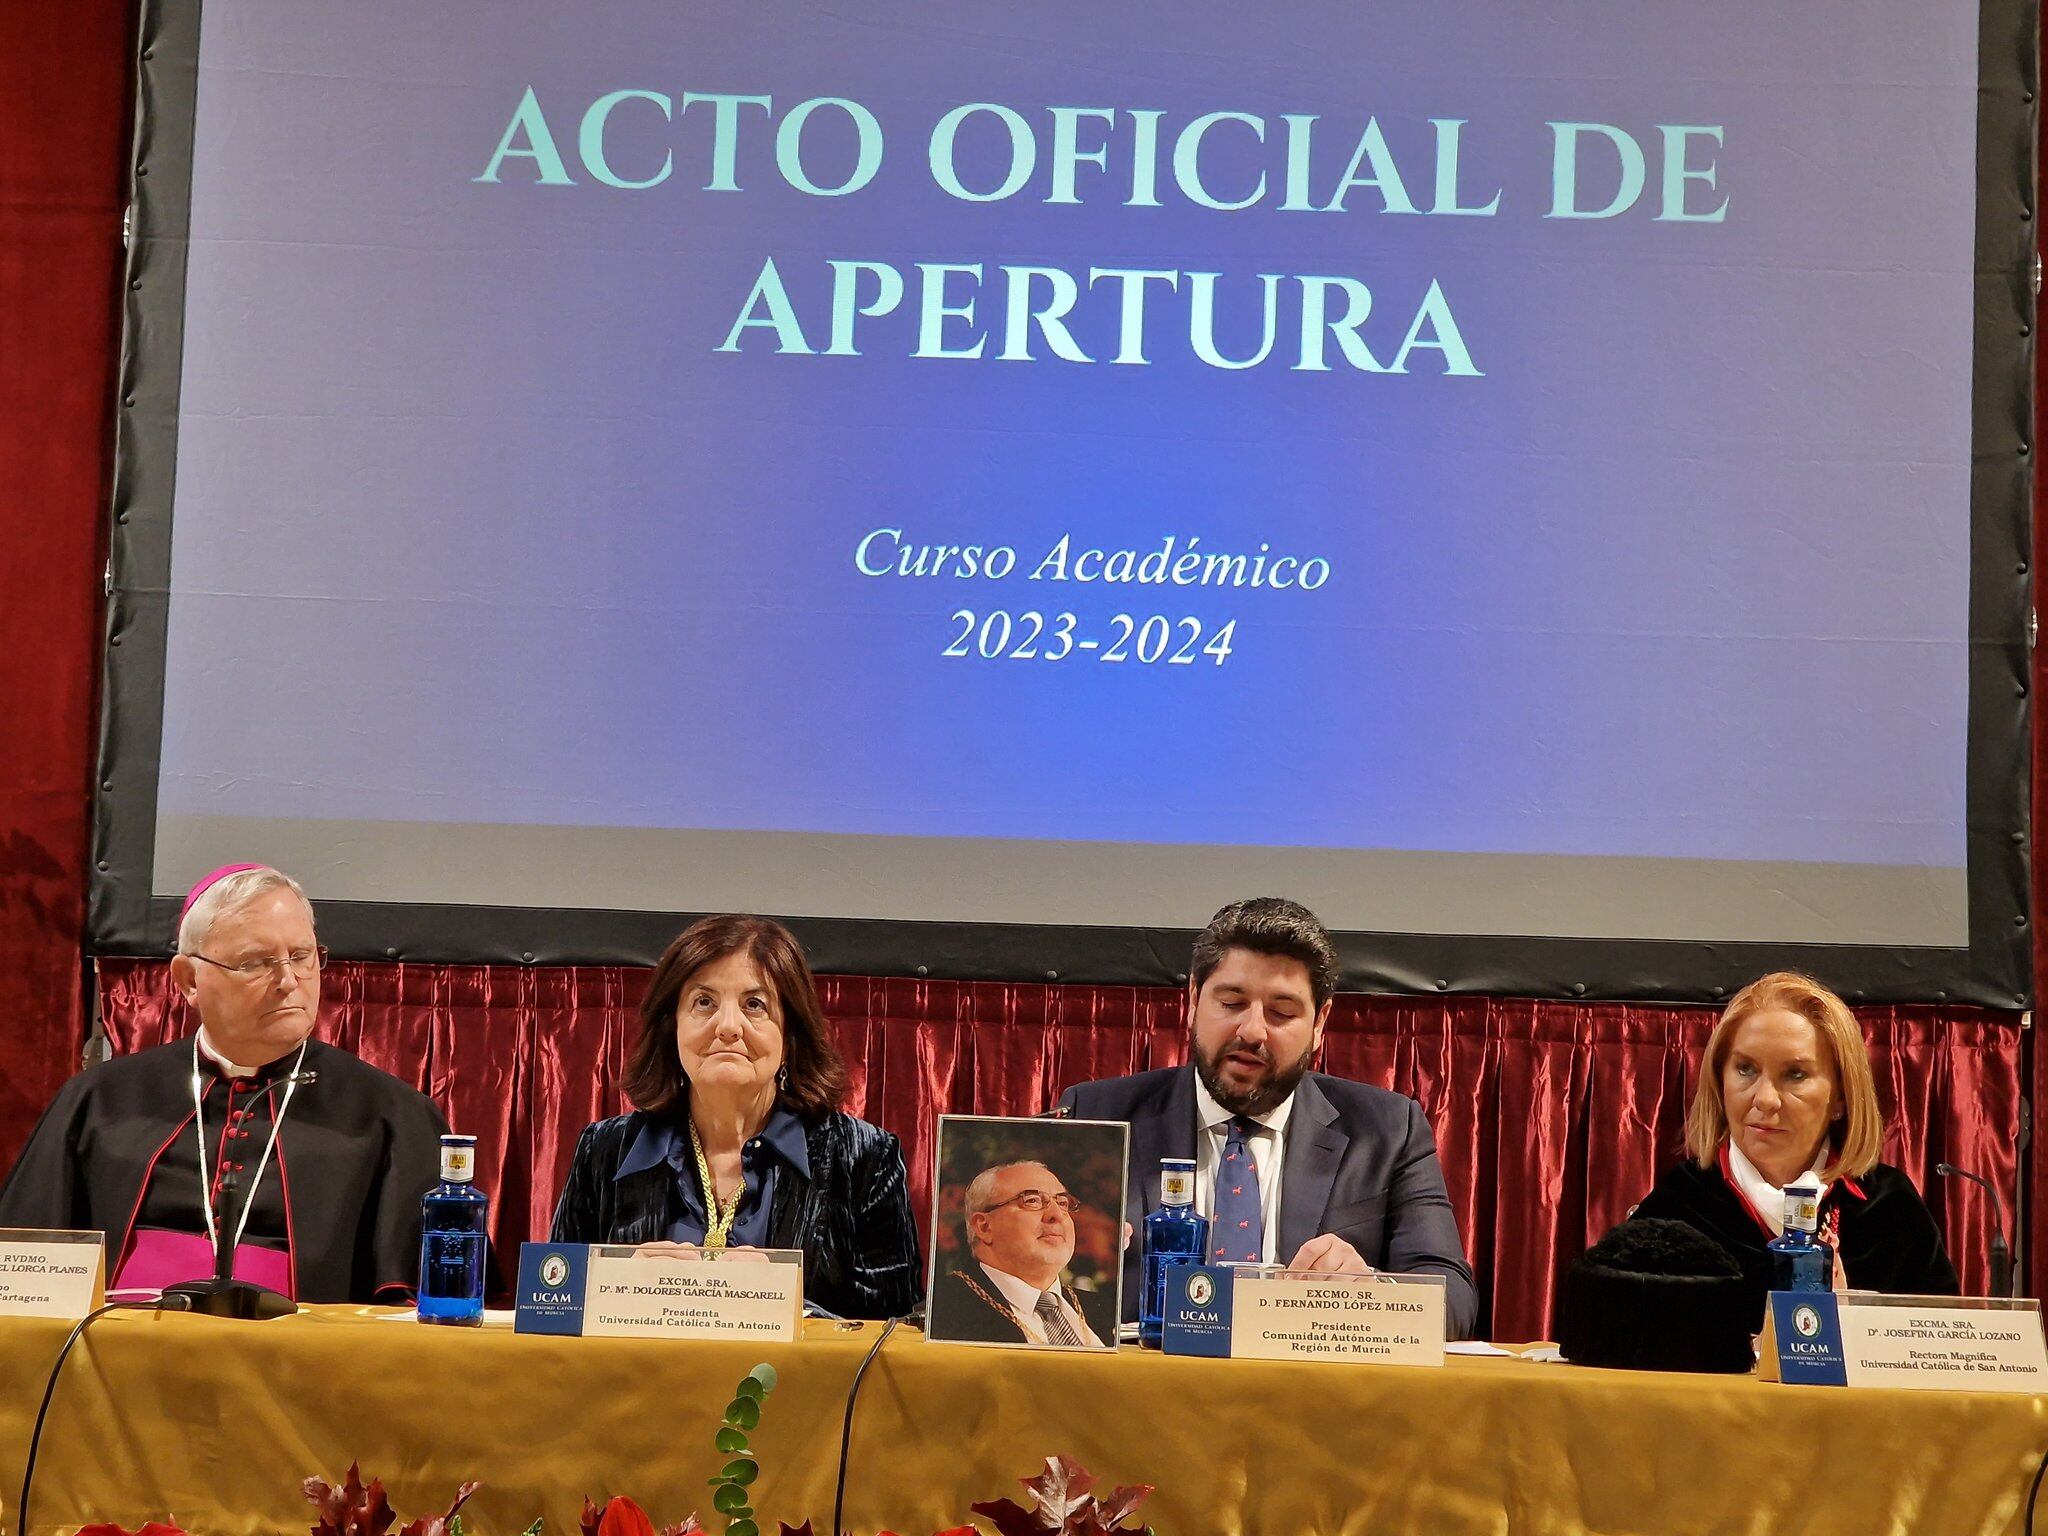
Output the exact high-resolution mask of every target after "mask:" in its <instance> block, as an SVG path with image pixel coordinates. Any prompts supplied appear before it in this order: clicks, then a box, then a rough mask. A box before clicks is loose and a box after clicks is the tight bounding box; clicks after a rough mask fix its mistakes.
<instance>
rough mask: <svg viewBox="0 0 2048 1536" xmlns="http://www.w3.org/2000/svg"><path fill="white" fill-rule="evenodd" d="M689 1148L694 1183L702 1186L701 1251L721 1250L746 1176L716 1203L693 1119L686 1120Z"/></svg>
mask: <svg viewBox="0 0 2048 1536" xmlns="http://www.w3.org/2000/svg"><path fill="white" fill-rule="evenodd" d="M690 1150H691V1151H692V1152H694V1153H696V1154H697V1182H698V1183H699V1184H700V1185H702V1186H703V1189H704V1251H705V1252H706V1253H723V1252H725V1245H726V1243H727V1241H728V1240H729V1239H730V1238H731V1237H732V1224H733V1222H734V1221H736V1220H738V1219H739V1214H740V1200H741V1198H742V1197H743V1196H744V1195H745V1194H746V1192H747V1184H746V1178H745V1176H744V1175H742V1176H741V1179H740V1187H739V1188H738V1189H736V1190H734V1191H733V1195H732V1199H731V1200H730V1201H729V1202H727V1203H726V1204H725V1205H720V1204H719V1203H718V1187H717V1185H715V1184H713V1183H712V1182H711V1163H710V1160H709V1159H708V1158H706V1157H705V1156H704V1143H703V1142H702V1141H701V1140H699V1139H698V1136H697V1122H696V1121H695V1120H694V1119H693V1120H691V1121H690Z"/></svg>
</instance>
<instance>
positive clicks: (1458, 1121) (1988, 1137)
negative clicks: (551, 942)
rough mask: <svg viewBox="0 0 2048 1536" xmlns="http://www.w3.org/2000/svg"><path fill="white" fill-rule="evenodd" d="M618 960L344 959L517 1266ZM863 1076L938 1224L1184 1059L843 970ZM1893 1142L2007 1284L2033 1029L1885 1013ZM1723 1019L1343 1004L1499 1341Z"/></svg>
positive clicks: (993, 992) (1050, 1018)
mask: <svg viewBox="0 0 2048 1536" xmlns="http://www.w3.org/2000/svg"><path fill="white" fill-rule="evenodd" d="M646 978H647V973H646V972H645V971H642V970H637V969H629V968H624V967H616V966H591V967H577V968H568V967H560V968H556V967H544V968H528V967H517V966H440V965H389V964H364V963H354V962H351V963H341V964H337V965H336V966H335V967H334V968H333V969H332V971H330V973H329V974H328V977H327V982H326V990H325V995H324V1000H323V1005H322V1019H321V1022H322V1032H323V1034H324V1035H325V1037H326V1038H327V1039H329V1040H332V1041H333V1042H335V1043H336V1044H338V1045H342V1046H346V1047H348V1048H349V1049H350V1050H353V1051H356V1052H358V1053H359V1054H361V1055H362V1056H363V1057H365V1058H366V1059H367V1060H369V1061H371V1062H374V1063H375V1064H376V1065H378V1066H380V1067H382V1068H384V1069H385V1070H386V1071H389V1072H392V1073H394V1074H396V1075H397V1076H399V1077H401V1078H404V1079H405V1080H406V1081H408V1082H411V1083H416V1084H418V1085H419V1086H420V1087H421V1088H422V1089H424V1090H425V1091H426V1092H428V1093H429V1094H431V1095H432V1096H433V1097H434V1099H435V1100H436V1101H437V1102H438V1103H439V1104H440V1105H441V1107H442V1108H443V1109H444V1110H445V1111H446V1112H447V1114H448V1117H449V1120H450V1121H451V1123H453V1124H454V1125H455V1126H456V1127H457V1128H458V1129H461V1130H464V1131H469V1132H473V1133H475V1134H476V1135H477V1137H478V1138H479V1150H478V1162H479V1172H480V1178H481V1181H482V1183H483V1184H484V1186H485V1187H486V1188H488V1189H489V1190H491V1192H492V1194H493V1198H494V1200H495V1209H494V1213H493V1221H494V1228H493V1236H494V1240H495V1241H496V1243H497V1245H498V1253H499V1264H500V1271H501V1276H502V1274H503V1271H504V1267H505V1266H506V1265H507V1264H508V1263H509V1262H510V1261H511V1259H512V1258H513V1256H514V1255H516V1254H517V1252H518V1244H519V1243H520V1242H521V1241H522V1240H523V1239H525V1238H528V1237H531V1236H534V1235H536V1234H538V1233H543V1232H545V1231H546V1229H547V1225H548V1219H549V1216H550V1214H551V1212H552V1210H553V1208H554V1198H555V1192H556V1191H557V1190H558V1189H559V1188H560V1187H561V1182H562V1179H563V1176H564V1175H565V1173H566V1172H567V1170H568V1164H569V1157H570V1154H571V1153H572V1151H573V1150H574V1147H575V1140H576V1133H577V1132H578V1131H579V1130H580V1129H581V1128H582V1127H583V1126H584V1125H585V1124H587V1123H588V1122H589V1121H591V1120H594V1119H597V1118H598V1117H599V1116H602V1115H608V1114H614V1113H617V1112H618V1110H619V1109H620V1108H621V1104H620V1101H619V1095H618V1089H617V1087H616V1084H617V1082H618V1078H619V1069H620V1065H621V1062H622V1061H623V1059H624V1055H625V1051H626V1047H627V1045H628V1043H629V1042H630V1040H631V1037H632V1034H633V1031H634V1029H635V1027H636V1020H635V1016H634V1009H635V1006H636V1005H637V1003H638V1001H639V997H640V992H641V989H642V988H643V987H644V985H645V984H646ZM820 989H821V992H822V995H823V997H824V1002H825V1010H826V1013H827V1015H828V1016H829V1017H830V1019H831V1020H832V1023H833V1025H834V1026H835V1027H836V1029H837V1030H838V1034H839V1041H840V1044H841V1046H842V1048H843V1049H844V1050H845V1052H846V1055H847V1059H848V1062H849V1064H850V1066H851V1068H852V1078H853V1089H852V1094H851V1096H850V1098H849V1101H848V1104H847V1108H848V1109H849V1110H851V1111H852V1112H853V1113H854V1114H857V1115H861V1116H863V1117H865V1118H866V1119H869V1120H873V1121H875V1122H877V1123H878V1124H880V1125H883V1126H885V1127H887V1128H888V1129H889V1130H892V1131H894V1132H895V1133H896V1134H897V1135H898V1136H899V1137H901V1138H902V1140H903V1149H904V1156H905V1159H906V1161H907V1162H908V1164H909V1168H910V1181H911V1190H912V1199H913V1201H914V1203H915V1207H916V1209H917V1211H918V1213H919V1223H920V1226H921V1227H922V1226H926V1225H928V1223H929V1204H930V1197H931V1185H930V1170H931V1162H932V1138H933V1130H934V1120H935V1117H936V1116H937V1115H939V1114H941V1113H946V1112H952V1113H958V1114H985V1115H986V1114H1033V1113H1036V1112H1037V1111H1039V1110H1041V1109H1044V1108H1047V1107H1048V1106H1049V1105H1050V1104H1051V1103H1052V1102H1053V1100H1054V1099H1055V1098H1056V1097H1057V1096H1058V1094H1059V1092H1060V1091H1061V1090H1062V1089H1063V1088H1065V1087H1067V1086H1068V1085H1069V1084H1071V1083H1076V1082H1082V1081H1085V1080H1087V1079H1089V1078H1094V1077H1109V1076H1114V1075H1117V1074H1119V1073H1124V1072H1135V1071H1140V1070H1142V1069H1144V1068H1146V1067H1155V1066H1165V1065H1169V1064H1172V1063H1175V1062H1179V1061H1181V1060H1182V1059H1183V1058H1184V1056H1185V1054H1186V1042H1187V1034H1186V1024H1185V1022H1184V1017H1183V1011H1182V1003H1181V995H1180V994H1179V993H1178V992H1176V991H1174V990H1172V989H1168V988H1145V987H1079V986H1051V985H1044V984H1032V985H998V984H994V983H970V982H938V981H907V980H888V979H881V978H868V977H855V976H828V977H823V978H821V979H820ZM100 1005H101V1010H102V1014H103V1017H104V1019H105V1022H106V1027H107V1032H108V1034H109V1036H110V1037H111V1039H112V1041H113V1043H114V1047H115V1049H116V1050H117V1051H133V1050H139V1049H141V1048H143V1047H145V1046H150V1045H155V1044H158V1043H160V1042H162V1041H165V1040H169V1039H175V1038H177V1037H178V1036H180V1035H182V1034H185V1033H188V1032H189V1030H190V1028H191V1021H190V1019H189V1018H188V1016H187V1012H186V1009H185V1005H184V1003H183V1001H182V999H180V998H178V997H177V995H176V994H175V992H174V991H173V990H172V989H171V986H170V983H169V969H168V967H167V966H166V965H165V964H164V963H163V962H162V961H141V960H130V961H111V960H110V961H103V962H101V965H100ZM1861 1018H1862V1021H1863V1025H1864V1032H1865V1035H1866V1037H1867V1038H1868V1040H1869V1041H1870V1046H1871V1055H1872V1058H1873V1062H1874V1064H1875V1066H1876V1069H1877V1085H1878V1096H1879V1098H1880V1100H1881V1101H1882V1103H1883V1106H1884V1109H1885V1112H1886V1118H1887V1122H1888V1124H1889V1126H1890V1134H1889V1136H1888V1137H1887V1140H1886V1144H1885V1155H1886V1158H1887V1159H1888V1160H1889V1161H1892V1162H1895V1163H1897V1164H1899V1165H1900V1166H1901V1167H1903V1168H1905V1169H1906V1171H1907V1172H1908V1173H1910V1174H1911V1175H1912V1176H1913V1177H1914V1179H1915V1180H1917V1181H1918V1182H1919V1183H1920V1185H1921V1187H1922V1188H1923V1189H1924V1190H1925V1191H1926V1193H1927V1197H1928V1202H1929V1204H1930V1205H1932V1207H1933V1208H1934V1212H1935V1215H1936V1217H1937V1218H1938V1219H1939V1220H1940V1221H1941V1224H1942V1229H1943V1231H1944V1232H1945V1233H1946V1234H1947V1237H1948V1243H1949V1249H1950V1251H1951V1253H1953V1254H1954V1255H1955V1256H1956V1261H1957V1264H1958V1267H1959V1268H1960V1269H1961V1271H1962V1274H1963V1278H1964V1283H1965V1285H1966V1286H1967V1287H1970V1288H1974V1289H1977V1290H1979V1291H1981V1290H1982V1289H1983V1288H1984V1287H1985V1285H1986V1284H1987V1275H1988V1267H1987V1255H1988V1252H1989V1245H1990V1240H1991V1214H1990V1211H1989V1209H1988V1207H1987V1205H1986V1203H1985V1202H1984V1201H1983V1200H1982V1199H1980V1198H1979V1197H1978V1196H1977V1194H1976V1192H1975V1191H1972V1190H1967V1189H1965V1190H1953V1189H1951V1188H1949V1187H1947V1185H1946V1183H1945V1181H1943V1180H1941V1179H1939V1178H1936V1177H1935V1176H1934V1174H1933V1166H1934V1164H1935V1163H1936V1162H1937V1161H1943V1160H1946V1161H1949V1162H1952V1163H1956V1164H1958V1165H1960V1166H1962V1167H1965V1168H1970V1169H1972V1170H1975V1171H1977V1172H1981V1173H1983V1174H1984V1175H1985V1176H1986V1177H1988V1178H1990V1179H1991V1180H1992V1182H1993V1183H1994V1184H1996V1185H1997V1186H1998V1187H1999V1188H2000V1189H2002V1190H2004V1191H2007V1192H2010V1191H2011V1190H2013V1189H2014V1187H2015V1183H2014V1178H2015V1172H2016V1167H2017V1158H2018V1151H2017V1148H2018V1132H2019V1121H2020V1109H2019V1100H2020V1087H2021V1082H2022V1064H2021V1040H2022V1031H2021V1030H2020V1029H2019V1028H2018V1027H2017V1021H2016V1020H2015V1019H2014V1018H2013V1017H2012V1016H2011V1015H2004V1014H1993V1013H1986V1012H1982V1011H1978V1010H1973V1009H1964V1008H1935V1007H1913V1008H1881V1009H1867V1010H1864V1011H1863V1012H1862V1014H1861ZM1712 1022H1713V1014H1712V1012H1711V1011H1710V1010H1707V1009H1699V1008H1651V1007H1631V1006H1627V1005H1624V1004H1615V1003H1588V1004H1561V1003H1533V1002H1509V1001H1502V1000H1498V999H1489V998H1445V999H1406V998H1361V997H1345V998H1342V999H1340V1000H1339V1002H1338V1006H1337V1008H1336V1010H1335V1012H1334V1014H1333V1016H1332V1020H1331V1027H1330V1031H1329V1035H1328V1037H1327V1039H1326V1041H1325V1044H1324V1048H1323V1058H1324V1059H1323V1062H1322V1065H1323V1068H1324V1070H1326V1071H1330V1072H1335V1073H1338V1074H1340V1075H1342V1076H1345V1077H1353V1078H1357V1079H1360V1080H1361V1081H1364V1082H1369V1083H1378V1084H1380V1085H1381V1086H1383V1087H1388V1088H1394V1089H1398V1090H1399V1091H1400V1092H1402V1093H1407V1094H1412V1095H1413V1096H1414V1097H1415V1098H1417V1099H1419V1100H1420V1101H1421V1102H1422V1105H1423V1107H1424V1108H1425V1109H1426V1110H1428V1112H1429V1116H1430V1119H1431V1121H1432V1122H1433V1123H1434V1125H1435V1127H1436V1134H1437V1145H1438V1148H1439V1150H1440V1152H1441V1155H1442V1158H1443V1164H1444V1176H1445V1179H1446V1180H1447V1182H1448V1183H1449V1185H1450V1192H1451V1202H1452V1204H1453V1205H1455V1206H1456V1207H1457V1211H1458V1221H1459V1226H1460V1228H1461V1230H1462V1231H1463V1232H1464V1234H1465V1242H1466V1247H1467V1249H1468V1251H1469V1253H1470V1256H1471V1259H1472V1263H1473V1267H1474V1268H1475V1269H1476V1270H1477V1272H1478V1275H1479V1292H1480V1295H1481V1296H1482V1297H1490V1298H1491V1303H1492V1311H1491V1314H1490V1322H1489V1325H1488V1326H1489V1329H1490V1331H1491V1333H1492V1334H1493V1336H1494V1337H1497V1338H1506V1339H1528V1338H1540V1337H1545V1336H1547V1335H1548V1334H1549V1333H1550V1322H1551V1305H1552V1301H1553V1299H1554V1297H1555V1296H1556V1294H1557V1289H1558V1285H1559V1282H1560V1281H1561V1279H1562V1277H1563V1274H1564V1271H1565V1269H1566V1268H1567V1267H1568V1266H1569V1265H1570V1263H1571V1261H1572V1260H1573V1259H1574V1258H1575V1257H1576V1256H1577V1255H1578V1254H1579V1253H1580V1252H1581V1251H1582V1250H1583V1249H1584V1248H1585V1247H1586V1245H1587V1244H1588V1243H1589V1242H1591V1241H1592V1240H1593V1239H1595V1238H1597V1237H1598V1236H1599V1235H1600V1234H1601V1233H1602V1232H1604V1231H1606V1230H1607V1228H1608V1227H1609V1226H1611V1225H1613V1224H1614V1223H1615V1222H1616V1221H1618V1220H1620V1219H1621V1217H1622V1216H1623V1215H1624V1214H1625V1213H1626V1211H1627V1209H1628V1207H1629V1206H1630V1205H1631V1204H1633V1203H1634V1202H1635V1201H1636V1200H1637V1199H1639V1198H1640V1197H1641V1196H1642V1194H1643V1193H1644V1192H1645V1191H1646V1190H1648V1188H1649V1187H1650V1183H1651V1180H1652V1179H1653V1178H1654V1176H1655V1174H1656V1172H1657V1170H1659V1169H1660V1168H1662V1167H1663V1166H1664V1164H1665V1163H1667V1162H1669V1161H1671V1160H1672V1159H1674V1158H1675V1157H1676V1156H1677V1150H1678V1146H1679V1140H1680V1136H1681V1134H1682V1126H1683V1123H1684V1119H1685V1106H1686V1102H1687V1088H1688V1085H1689V1084H1690V1082H1691V1080H1692V1070H1693V1067H1694V1064H1695V1063H1696V1061H1697V1059H1698V1054H1699V1050H1700V1047H1701V1045H1702V1044H1703V1043H1704V1041H1705V1038H1706V1032H1707V1029H1708V1027H1709V1026H1710V1025H1711V1023H1712Z"/></svg>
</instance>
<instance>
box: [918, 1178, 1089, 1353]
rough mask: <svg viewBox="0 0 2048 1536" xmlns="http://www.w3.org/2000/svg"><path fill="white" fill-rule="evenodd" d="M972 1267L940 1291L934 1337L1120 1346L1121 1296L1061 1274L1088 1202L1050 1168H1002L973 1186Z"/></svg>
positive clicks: (969, 1202)
mask: <svg viewBox="0 0 2048 1536" xmlns="http://www.w3.org/2000/svg"><path fill="white" fill-rule="evenodd" d="M965 1204H966V1228H967V1249H968V1252H969V1253H970V1254H971V1255H972V1257H973V1262H972V1263H970V1264H965V1265H962V1266H960V1267H959V1268H957V1269H953V1270H949V1271H948V1272H947V1273H946V1274H945V1275H944V1276H942V1277H941V1278H940V1280H939V1282H938V1284H937V1285H936V1286H934V1287H933V1288H932V1310H931V1316H930V1317H929V1318H928V1319H927V1320H926V1326H927V1329H928V1331H929V1332H930V1334H931V1336H932V1337H933V1338H935V1339H954V1340H959V1341H961V1342H965V1343H991V1344H993V1343H1006V1344H1050V1345H1056V1346H1062V1347H1065V1348H1068V1349H1103V1348H1109V1347H1112V1346H1114V1345H1115V1343H1116V1311H1115V1298H1114V1297H1111V1296H1109V1295H1106V1294H1102V1293H1099V1292H1095V1291H1079V1290H1076V1289H1075V1288H1074V1287H1073V1286H1071V1285H1068V1284H1067V1283H1066V1282H1065V1280H1064V1279H1063V1278H1062V1276H1063V1272H1064V1271H1065V1269H1066V1267H1067V1264H1068V1263H1069V1261H1071V1260H1072V1259H1073V1257H1074V1213H1075V1212H1076V1211H1077V1210H1079V1209H1080V1204H1079V1202H1078V1201H1076V1200H1075V1199H1074V1197H1073V1196H1072V1195H1070V1194H1069V1193H1067V1186H1066V1184H1065V1183H1064V1182H1062V1180H1061V1179H1060V1176H1059V1175H1058V1174H1056V1173H1054V1172H1053V1171H1052V1170H1051V1169H1050V1168H1048V1167H1046V1166H1045V1164H1043V1163H999V1164H997V1165H996V1166H994V1167H992V1168H984V1169H982V1171H981V1172H980V1173H978V1174H976V1175H975V1176H974V1179H973V1181H972V1182H971V1183H970V1184H969V1185H968V1186H967V1197H966V1202H965Z"/></svg>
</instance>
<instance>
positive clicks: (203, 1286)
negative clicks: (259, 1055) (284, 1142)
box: [163, 1072, 320, 1322]
mask: <svg viewBox="0 0 2048 1536" xmlns="http://www.w3.org/2000/svg"><path fill="white" fill-rule="evenodd" d="M319 1076H320V1074H319V1073H318V1072H287V1073H286V1074H285V1075H284V1076H282V1077H277V1078H272V1079H271V1080H270V1081H269V1082H268V1083H265V1084H264V1085H263V1088H262V1089H261V1091H260V1092H258V1093H257V1095H256V1097H257V1098H258V1099H261V1098H265V1097H267V1096H269V1095H270V1094H272V1093H274V1092H276V1091H277V1089H278V1088H280V1087H282V1086H284V1085H285V1084H287V1083H310V1082H313V1081H315V1080H316V1079H317V1078H318V1077H319ZM199 1129H200V1133H201V1134H202V1135H203V1134H204V1133H205V1129H206V1128H205V1126H204V1125H201V1126H200V1128H199ZM279 1188H280V1189H282V1188H283V1185H282V1184H280V1185H279ZM230 1241H231V1240H230V1238H229V1237H228V1230H227V1223H226V1222H225V1221H222V1222H221V1224H220V1227H219V1230H218V1232H217V1233H216V1235H215V1237H214V1243H213V1277H212V1278H211V1279H209V1280H180V1281H179V1282H178V1283H177V1284H176V1285H167V1286H165V1287H164V1292H163V1294H164V1299H165V1301H166V1302H170V1301H171V1298H172V1297H178V1298H181V1302H180V1303H173V1307H174V1309H175V1310H179V1311H185V1312H197V1313H200V1314H201V1315H203V1316H206V1317H232V1318H239V1319H240V1320H242V1321H244V1322H260V1321H262V1320H264V1319H266V1318H272V1317H288V1316H290V1315H291V1314H292V1313H294V1312H296V1311H298V1310H299V1304H298V1303H297V1302H295V1301H293V1300H292V1299H291V1297H289V1296H287V1295H285V1294H284V1293H283V1292H282V1291H273V1290H272V1289H271V1288H270V1287H269V1286H267V1285H258V1284H257V1283H256V1282H255V1281H253V1280H237V1279H236V1278H235V1276H234V1262H235V1255H234V1250H233V1249H232V1248H230V1247H229V1242H230Z"/></svg>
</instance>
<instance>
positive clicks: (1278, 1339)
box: [1161, 1264, 1444, 1366]
mask: <svg viewBox="0 0 2048 1536" xmlns="http://www.w3.org/2000/svg"><path fill="white" fill-rule="evenodd" d="M1161 1321H1162V1327H1161V1347H1162V1349H1163V1350H1164V1351H1165V1352H1166V1353H1167V1354H1169V1355H1209V1356H1212V1357H1221V1356H1228V1357H1230V1358H1232V1359H1238V1360H1334V1361H1346V1362H1349V1363H1351V1364H1354V1365H1356V1364H1368V1365H1425V1366H1441V1365H1442V1364H1443V1363H1444V1279H1443V1276H1441V1275H1322V1274H1309V1273H1306V1272H1304V1271H1301V1270H1284V1269H1263V1268H1254V1267H1250V1266H1245V1265H1237V1266H1232V1265H1210V1264H1178V1265H1174V1266H1173V1267H1171V1268H1169V1269H1168V1270H1167V1272H1166V1310H1165V1312H1164V1314H1163V1316H1162V1319H1161Z"/></svg>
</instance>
